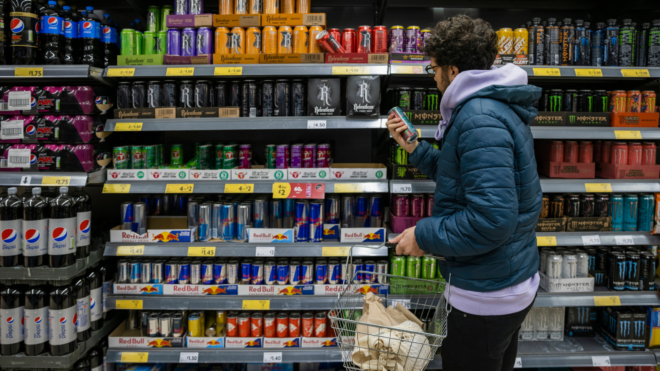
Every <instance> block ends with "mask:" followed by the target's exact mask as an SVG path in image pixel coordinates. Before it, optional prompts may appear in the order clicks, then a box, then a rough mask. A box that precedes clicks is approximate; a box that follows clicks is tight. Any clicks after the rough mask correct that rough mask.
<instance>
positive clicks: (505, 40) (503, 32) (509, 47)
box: [497, 28, 513, 54]
mask: <svg viewBox="0 0 660 371" xmlns="http://www.w3.org/2000/svg"><path fill="white" fill-rule="evenodd" d="M497 52H498V54H513V30H512V29H510V28H500V29H499V31H497Z"/></svg>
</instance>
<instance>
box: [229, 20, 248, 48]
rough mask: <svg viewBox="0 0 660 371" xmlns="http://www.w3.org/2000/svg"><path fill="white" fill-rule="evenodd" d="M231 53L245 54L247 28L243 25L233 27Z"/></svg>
mask: <svg viewBox="0 0 660 371" xmlns="http://www.w3.org/2000/svg"><path fill="white" fill-rule="evenodd" d="M229 54H245V30H244V29H243V27H234V28H232V29H231V50H230V51H229Z"/></svg>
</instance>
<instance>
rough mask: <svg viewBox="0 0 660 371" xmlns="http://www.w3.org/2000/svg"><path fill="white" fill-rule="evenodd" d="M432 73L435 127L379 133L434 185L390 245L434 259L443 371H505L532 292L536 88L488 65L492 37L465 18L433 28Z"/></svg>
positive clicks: (391, 123) (399, 126) (520, 75)
mask: <svg viewBox="0 0 660 371" xmlns="http://www.w3.org/2000/svg"><path fill="white" fill-rule="evenodd" d="M424 52H425V53H426V55H428V56H430V57H431V64H430V66H428V67H427V72H429V73H433V72H434V73H435V81H436V83H437V85H438V89H440V91H441V92H442V93H443V96H442V101H441V103H440V111H441V113H442V121H441V122H440V125H439V126H438V131H437V132H436V134H435V138H436V140H438V141H439V142H440V145H441V150H437V149H435V148H433V147H432V146H431V145H429V144H428V143H427V142H425V141H422V142H417V141H415V142H413V143H406V142H405V140H403V138H402V136H401V132H402V131H403V130H404V128H405V127H404V124H403V123H402V122H401V121H400V119H394V116H390V117H389V120H388V122H387V127H388V129H389V130H390V132H391V133H392V136H393V138H394V139H395V140H396V141H397V143H399V145H401V146H402V147H403V148H404V149H405V150H406V151H407V152H408V153H410V154H411V155H410V157H409V158H410V162H411V163H412V164H413V165H415V166H416V167H417V168H418V169H419V170H421V171H422V172H423V173H424V174H426V175H428V176H429V178H431V179H433V180H435V181H436V190H435V196H434V205H433V216H431V217H429V218H425V219H422V220H420V221H419V222H418V223H417V225H416V226H415V227H412V228H408V229H406V230H405V231H403V233H401V234H400V235H399V236H397V237H396V238H395V239H393V240H391V241H390V242H393V243H398V245H397V254H405V255H413V256H422V255H424V254H425V253H431V254H434V255H439V256H443V257H444V260H439V261H438V263H439V265H440V270H441V272H442V275H443V277H444V278H445V279H447V281H449V283H450V286H449V287H447V289H446V290H445V297H447V299H448V301H449V303H450V304H451V305H452V308H453V309H452V311H451V313H450V314H449V319H448V324H447V326H448V327H447V330H448V335H447V338H446V339H445V341H444V342H443V344H442V348H441V354H442V369H443V370H449V371H451V370H469V371H474V370H489V371H500V370H511V369H513V366H514V363H515V358H516V353H517V348H518V330H519V329H520V324H521V323H522V321H523V320H524V319H525V316H526V315H527V313H528V312H529V310H530V309H531V306H532V303H533V302H534V298H535V297H536V290H537V289H538V284H539V276H538V273H537V271H538V267H539V254H538V250H537V247H536V235H535V233H534V227H535V226H536V222H537V220H538V217H539V213H540V211H541V203H542V193H541V184H540V182H539V178H538V174H537V171H536V160H535V159H534V141H533V138H532V133H531V130H530V128H529V123H530V122H531V121H532V120H533V119H534V117H536V115H537V114H538V111H537V110H536V109H535V108H533V107H532V103H533V102H534V101H536V100H538V99H539V98H540V97H541V89H540V88H537V87H534V86H530V85H527V74H526V73H525V72H524V71H523V70H522V69H521V68H519V67H517V66H514V65H512V64H509V65H506V66H504V67H502V68H496V67H493V62H494V60H495V56H496V54H497V35H496V34H495V32H494V31H493V29H492V28H491V26H490V24H488V23H487V22H485V21H483V20H481V19H476V20H473V19H471V18H470V17H467V16H464V15H463V16H457V17H452V18H449V19H448V20H446V21H442V22H440V23H438V24H437V25H436V27H435V28H434V29H433V31H432V34H431V37H430V39H428V40H427V41H426V46H425V48H424Z"/></svg>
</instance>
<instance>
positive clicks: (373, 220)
mask: <svg viewBox="0 0 660 371" xmlns="http://www.w3.org/2000/svg"><path fill="white" fill-rule="evenodd" d="M369 219H370V220H369V227H371V228H381V227H382V226H383V200H382V198H381V197H380V196H371V197H370V199H369Z"/></svg>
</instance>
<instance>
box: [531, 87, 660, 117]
mask: <svg viewBox="0 0 660 371" xmlns="http://www.w3.org/2000/svg"><path fill="white" fill-rule="evenodd" d="M535 107H536V108H538V110H539V111H550V112H601V113H606V112H656V111H657V109H656V94H655V92H654V91H652V90H645V91H639V90H630V91H625V90H613V91H607V90H588V89H582V90H576V89H566V90H562V89H550V90H544V91H543V95H542V96H541V99H540V100H538V101H536V102H535Z"/></svg>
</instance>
